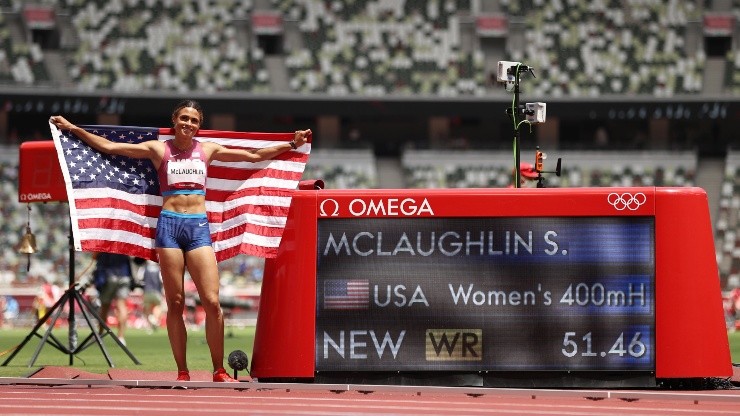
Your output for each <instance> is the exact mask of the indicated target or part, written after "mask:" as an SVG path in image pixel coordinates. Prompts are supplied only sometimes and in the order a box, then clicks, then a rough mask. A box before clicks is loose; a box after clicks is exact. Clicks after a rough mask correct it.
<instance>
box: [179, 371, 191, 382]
mask: <svg viewBox="0 0 740 416" xmlns="http://www.w3.org/2000/svg"><path fill="white" fill-rule="evenodd" d="M177 381H190V372H189V371H188V370H181V371H178V372H177Z"/></svg>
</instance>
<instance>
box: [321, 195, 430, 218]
mask: <svg viewBox="0 0 740 416" xmlns="http://www.w3.org/2000/svg"><path fill="white" fill-rule="evenodd" d="M347 208H348V209H349V213H350V215H352V216H353V217H364V216H406V217H409V216H414V215H416V216H419V215H423V214H428V215H434V211H433V210H432V207H431V205H429V201H428V200H427V199H426V198H424V200H423V201H421V202H420V203H419V202H417V201H416V199H414V198H404V199H399V198H385V199H380V200H374V199H370V200H367V201H366V200H364V199H362V198H355V199H353V200H352V201H350V202H349V205H348V206H347ZM319 215H320V216H322V217H337V216H339V202H337V200H336V199H332V198H328V199H325V200H323V201H321V204H320V205H319Z"/></svg>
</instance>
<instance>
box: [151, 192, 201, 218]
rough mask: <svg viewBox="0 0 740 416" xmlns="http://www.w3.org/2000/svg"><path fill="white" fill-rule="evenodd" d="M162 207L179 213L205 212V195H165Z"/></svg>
mask: <svg viewBox="0 0 740 416" xmlns="http://www.w3.org/2000/svg"><path fill="white" fill-rule="evenodd" d="M162 209H165V210H167V211H172V212H177V213H180V214H205V212H206V197H205V196H204V195H195V194H190V195H187V194H186V195H182V194H180V195H169V196H165V197H164V199H163V202H162Z"/></svg>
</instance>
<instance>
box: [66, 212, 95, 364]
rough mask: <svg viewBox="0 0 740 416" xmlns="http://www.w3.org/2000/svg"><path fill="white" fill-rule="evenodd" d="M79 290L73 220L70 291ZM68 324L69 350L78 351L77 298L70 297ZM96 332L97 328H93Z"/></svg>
mask: <svg viewBox="0 0 740 416" xmlns="http://www.w3.org/2000/svg"><path fill="white" fill-rule="evenodd" d="M68 290H77V289H76V288H75V248H74V237H73V236H72V218H71V217H70V219H69V289H68ZM67 322H68V325H69V350H70V351H75V350H76V349H77V323H76V322H75V297H74V296H70V297H69V312H68V314H67ZM91 329H92V330H93V331H95V328H91ZM73 364H74V354H69V365H73Z"/></svg>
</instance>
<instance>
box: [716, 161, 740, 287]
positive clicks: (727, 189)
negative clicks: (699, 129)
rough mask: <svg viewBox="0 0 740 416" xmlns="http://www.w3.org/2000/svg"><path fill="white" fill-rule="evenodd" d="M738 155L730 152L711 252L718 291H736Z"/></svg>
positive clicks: (739, 271) (739, 277)
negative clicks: (719, 280) (719, 285)
mask: <svg viewBox="0 0 740 416" xmlns="http://www.w3.org/2000/svg"><path fill="white" fill-rule="evenodd" d="M739 232H740V152H738V151H730V152H729V153H728V155H727V159H726V162H725V177H724V179H723V182H722V191H721V196H720V200H719V212H718V214H717V221H716V224H715V235H714V240H715V243H714V244H715V249H716V251H717V264H718V265H719V271H720V276H721V277H722V287H729V288H735V287H740V238H739V237H738V233H739Z"/></svg>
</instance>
